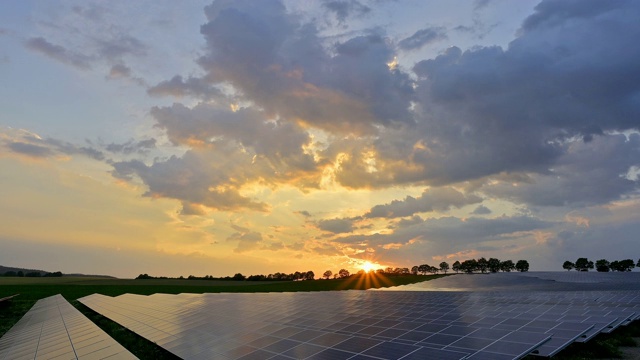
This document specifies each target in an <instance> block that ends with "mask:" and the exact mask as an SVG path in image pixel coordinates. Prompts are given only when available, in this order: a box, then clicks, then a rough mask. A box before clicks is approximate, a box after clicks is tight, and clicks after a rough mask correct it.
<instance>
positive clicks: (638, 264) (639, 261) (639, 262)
mask: <svg viewBox="0 0 640 360" xmlns="http://www.w3.org/2000/svg"><path fill="white" fill-rule="evenodd" d="M636 266H637V267H639V268H640V259H638V263H637V264H636Z"/></svg>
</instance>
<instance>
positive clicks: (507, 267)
mask: <svg viewBox="0 0 640 360" xmlns="http://www.w3.org/2000/svg"><path fill="white" fill-rule="evenodd" d="M515 268H516V264H514V263H513V261H511V260H505V261H501V262H500V270H502V271H504V272H511V271H512V270H514V269H515Z"/></svg>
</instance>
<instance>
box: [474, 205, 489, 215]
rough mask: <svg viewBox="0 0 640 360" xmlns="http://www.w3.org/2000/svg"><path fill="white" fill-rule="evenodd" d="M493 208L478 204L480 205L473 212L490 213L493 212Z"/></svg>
mask: <svg viewBox="0 0 640 360" xmlns="http://www.w3.org/2000/svg"><path fill="white" fill-rule="evenodd" d="M491 212H492V211H491V209H489V208H488V207H486V206H484V205H478V207H477V208H476V209H475V210H473V211H472V212H471V214H473V215H488V214H491Z"/></svg>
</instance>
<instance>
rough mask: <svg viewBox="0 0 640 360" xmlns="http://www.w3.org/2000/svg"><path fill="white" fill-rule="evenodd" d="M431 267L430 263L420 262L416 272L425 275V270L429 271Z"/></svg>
mask: <svg viewBox="0 0 640 360" xmlns="http://www.w3.org/2000/svg"><path fill="white" fill-rule="evenodd" d="M430 267H431V265H429V264H422V265H420V266H418V272H419V273H420V274H422V275H427V272H428V271H429V268H430Z"/></svg>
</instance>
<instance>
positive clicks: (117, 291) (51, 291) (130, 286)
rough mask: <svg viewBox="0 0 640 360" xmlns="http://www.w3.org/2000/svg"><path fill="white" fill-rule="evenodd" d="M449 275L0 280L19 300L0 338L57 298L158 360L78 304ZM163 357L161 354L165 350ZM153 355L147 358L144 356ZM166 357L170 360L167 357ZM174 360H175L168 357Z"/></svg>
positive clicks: (0, 288)
mask: <svg viewBox="0 0 640 360" xmlns="http://www.w3.org/2000/svg"><path fill="white" fill-rule="evenodd" d="M443 276H447V275H432V276H418V275H404V276H393V277H387V276H383V275H377V276H352V277H350V278H347V279H335V280H317V281H273V282H261V281H255V282H253V281H218V280H177V279H145V280H132V279H104V278H90V277H61V278H5V277H0V298H3V297H5V296H10V295H14V294H20V295H19V296H17V297H15V298H13V299H12V300H11V302H10V303H8V304H5V305H3V306H0V336H2V335H4V333H6V332H7V331H8V330H9V329H11V327H12V326H13V325H14V324H15V323H16V322H18V320H20V318H22V316H23V315H24V314H25V313H26V312H27V311H29V309H30V308H31V307H32V306H33V305H34V304H35V303H36V301H38V300H40V299H43V298H46V297H49V296H52V295H56V294H61V295H62V296H64V298H65V299H67V301H69V302H70V303H71V304H72V305H74V306H75V307H76V308H78V309H79V310H80V311H81V312H82V313H84V314H85V315H86V316H87V317H89V318H90V319H91V320H92V321H93V322H95V323H96V324H98V326H100V327H101V328H102V329H103V330H105V332H107V333H108V334H109V335H111V336H112V337H113V338H115V339H116V340H117V341H118V342H120V343H121V344H122V345H123V346H125V347H126V348H127V349H129V350H130V351H132V352H134V349H136V348H141V349H143V350H142V351H140V352H134V354H135V355H136V356H138V357H140V358H141V359H144V358H147V359H160V358H165V357H162V354H158V353H155V352H153V351H151V350H150V349H149V348H147V346H149V345H151V346H152V348H158V347H157V346H155V345H153V344H151V343H150V342H149V341H147V340H144V339H142V338H140V337H138V336H137V335H135V334H133V333H131V332H129V331H127V330H125V329H123V328H122V327H120V326H119V325H117V324H116V323H113V322H112V321H110V320H108V319H106V318H104V317H102V316H100V315H99V314H96V313H94V312H93V311H91V310H89V309H88V308H86V307H84V305H82V304H81V303H79V302H78V301H76V300H77V299H79V298H81V297H84V296H87V295H91V294H94V293H99V294H103V295H108V296H118V295H122V294H126V293H131V294H139V295H151V294H156V293H165V294H179V293H207V292H209V293H219V292H296V291H334V290H366V289H370V288H381V287H390V286H398V285H407V284H413V283H416V282H421V281H426V280H433V279H437V278H440V277H443ZM163 351H164V350H163ZM147 353H149V354H152V356H147V355H146V354H147ZM169 355H170V354H169ZM168 358H171V359H173V358H175V357H168Z"/></svg>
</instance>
